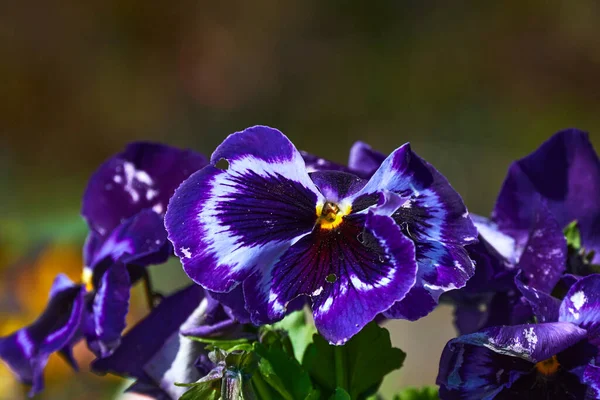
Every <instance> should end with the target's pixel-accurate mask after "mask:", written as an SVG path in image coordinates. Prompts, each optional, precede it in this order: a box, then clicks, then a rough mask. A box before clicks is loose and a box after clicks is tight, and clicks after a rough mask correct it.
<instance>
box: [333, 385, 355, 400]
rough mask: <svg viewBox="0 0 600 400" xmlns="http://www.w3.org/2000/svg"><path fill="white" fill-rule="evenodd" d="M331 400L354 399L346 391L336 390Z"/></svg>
mask: <svg viewBox="0 0 600 400" xmlns="http://www.w3.org/2000/svg"><path fill="white" fill-rule="evenodd" d="M329 400H352V398H351V397H350V395H349V394H348V392H346V391H345V390H344V389H342V388H336V389H335V392H333V394H332V395H331V397H330V398H329Z"/></svg>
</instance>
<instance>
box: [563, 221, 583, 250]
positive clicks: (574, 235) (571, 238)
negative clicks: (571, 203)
mask: <svg viewBox="0 0 600 400" xmlns="http://www.w3.org/2000/svg"><path fill="white" fill-rule="evenodd" d="M563 232H564V234H565V238H566V239H567V246H569V247H571V248H573V249H575V250H579V249H581V233H580V232H579V226H578V225H577V221H573V222H571V223H570V224H569V225H567V226H566V227H565V229H564V230H563Z"/></svg>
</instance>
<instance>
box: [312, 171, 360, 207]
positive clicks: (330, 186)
mask: <svg viewBox="0 0 600 400" xmlns="http://www.w3.org/2000/svg"><path fill="white" fill-rule="evenodd" d="M310 179H312V181H313V182H314V183H315V185H316V186H317V188H319V191H320V192H321V193H322V194H323V196H324V197H325V198H326V199H327V201H331V202H334V203H339V202H341V201H343V200H344V199H346V198H348V197H351V196H353V195H354V194H356V193H357V192H359V191H360V190H361V189H362V188H363V186H365V183H366V181H365V180H363V179H360V178H359V177H357V176H356V175H352V174H349V173H346V172H339V171H320V172H313V173H312V174H310Z"/></svg>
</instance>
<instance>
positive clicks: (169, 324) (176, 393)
mask: <svg viewBox="0 0 600 400" xmlns="http://www.w3.org/2000/svg"><path fill="white" fill-rule="evenodd" d="M234 292H239V293H234ZM234 292H232V293H231V295H232V297H234V299H233V300H231V301H239V300H240V298H241V290H236V291H234ZM236 297H237V299H236ZM236 308H237V309H239V307H236ZM234 314H236V313H235V312H234V311H232V310H231V309H230V308H229V307H226V306H223V305H222V304H220V303H219V302H217V301H216V300H214V299H213V298H212V297H211V296H210V295H208V294H207V293H205V291H204V290H203V289H202V288H201V287H200V286H197V285H192V286H190V287H187V288H184V289H182V290H180V291H178V292H176V293H174V294H172V295H170V296H168V297H166V298H165V299H164V300H163V301H162V302H161V303H160V304H159V305H158V306H157V307H156V308H155V309H154V310H153V311H152V312H151V313H150V314H149V315H148V316H147V317H146V318H144V319H143V320H142V321H140V322H139V323H138V324H137V325H136V326H134V327H133V328H132V329H131V330H130V331H129V332H128V333H127V334H125V335H124V336H123V340H122V345H121V346H119V347H118V348H117V349H116V350H115V351H114V352H113V353H112V354H111V355H110V356H108V357H106V358H100V359H97V360H95V361H94V362H93V363H92V370H93V371H94V372H96V373H99V374H105V373H107V372H108V373H112V374H117V375H121V376H126V377H129V378H134V379H136V382H135V383H134V384H133V385H132V387H131V388H130V389H129V390H128V391H130V392H135V393H141V394H146V395H149V396H152V398H156V399H177V398H179V397H180V396H181V395H182V394H183V392H185V391H186V390H187V388H185V387H178V386H175V383H176V382H177V383H191V382H195V381H197V380H198V379H200V378H201V377H203V376H204V375H206V374H207V373H208V372H209V371H210V370H211V369H213V368H214V365H213V363H212V362H211V361H210V360H209V359H208V352H207V351H206V350H205V347H206V345H205V344H202V343H200V342H197V341H194V340H191V339H188V338H186V337H185V336H187V335H191V336H199V337H204V338H219V339H233V338H241V337H255V336H256V335H254V336H251V335H252V334H251V333H248V332H245V331H244V329H243V326H242V325H241V323H243V322H248V321H249V317H248V315H247V314H246V315H241V316H239V315H238V316H239V317H241V319H242V321H240V320H239V319H236V318H235V317H234ZM149 332H151V334H149Z"/></svg>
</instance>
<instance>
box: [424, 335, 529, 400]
mask: <svg viewBox="0 0 600 400" xmlns="http://www.w3.org/2000/svg"><path fill="white" fill-rule="evenodd" d="M532 368H533V364H531V363H530V362H528V361H525V360H522V359H520V358H517V357H510V356H507V355H503V354H498V353H496V352H494V351H492V350H490V349H488V348H485V347H482V346H478V345H472V344H470V343H469V342H468V341H463V340H462V337H459V338H458V339H454V340H451V341H450V342H448V344H447V345H446V347H445V348H444V351H443V353H442V357H441V359H440V369H439V373H438V376H437V379H436V383H437V384H438V385H440V398H442V399H464V400H482V399H486V400H487V399H493V398H495V397H496V396H497V395H498V393H500V392H502V390H504V389H505V388H510V387H511V386H512V385H513V384H514V382H515V381H517V380H518V379H519V378H521V377H522V376H524V375H526V374H527V373H529V371H530V370H531V369H532Z"/></svg>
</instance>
